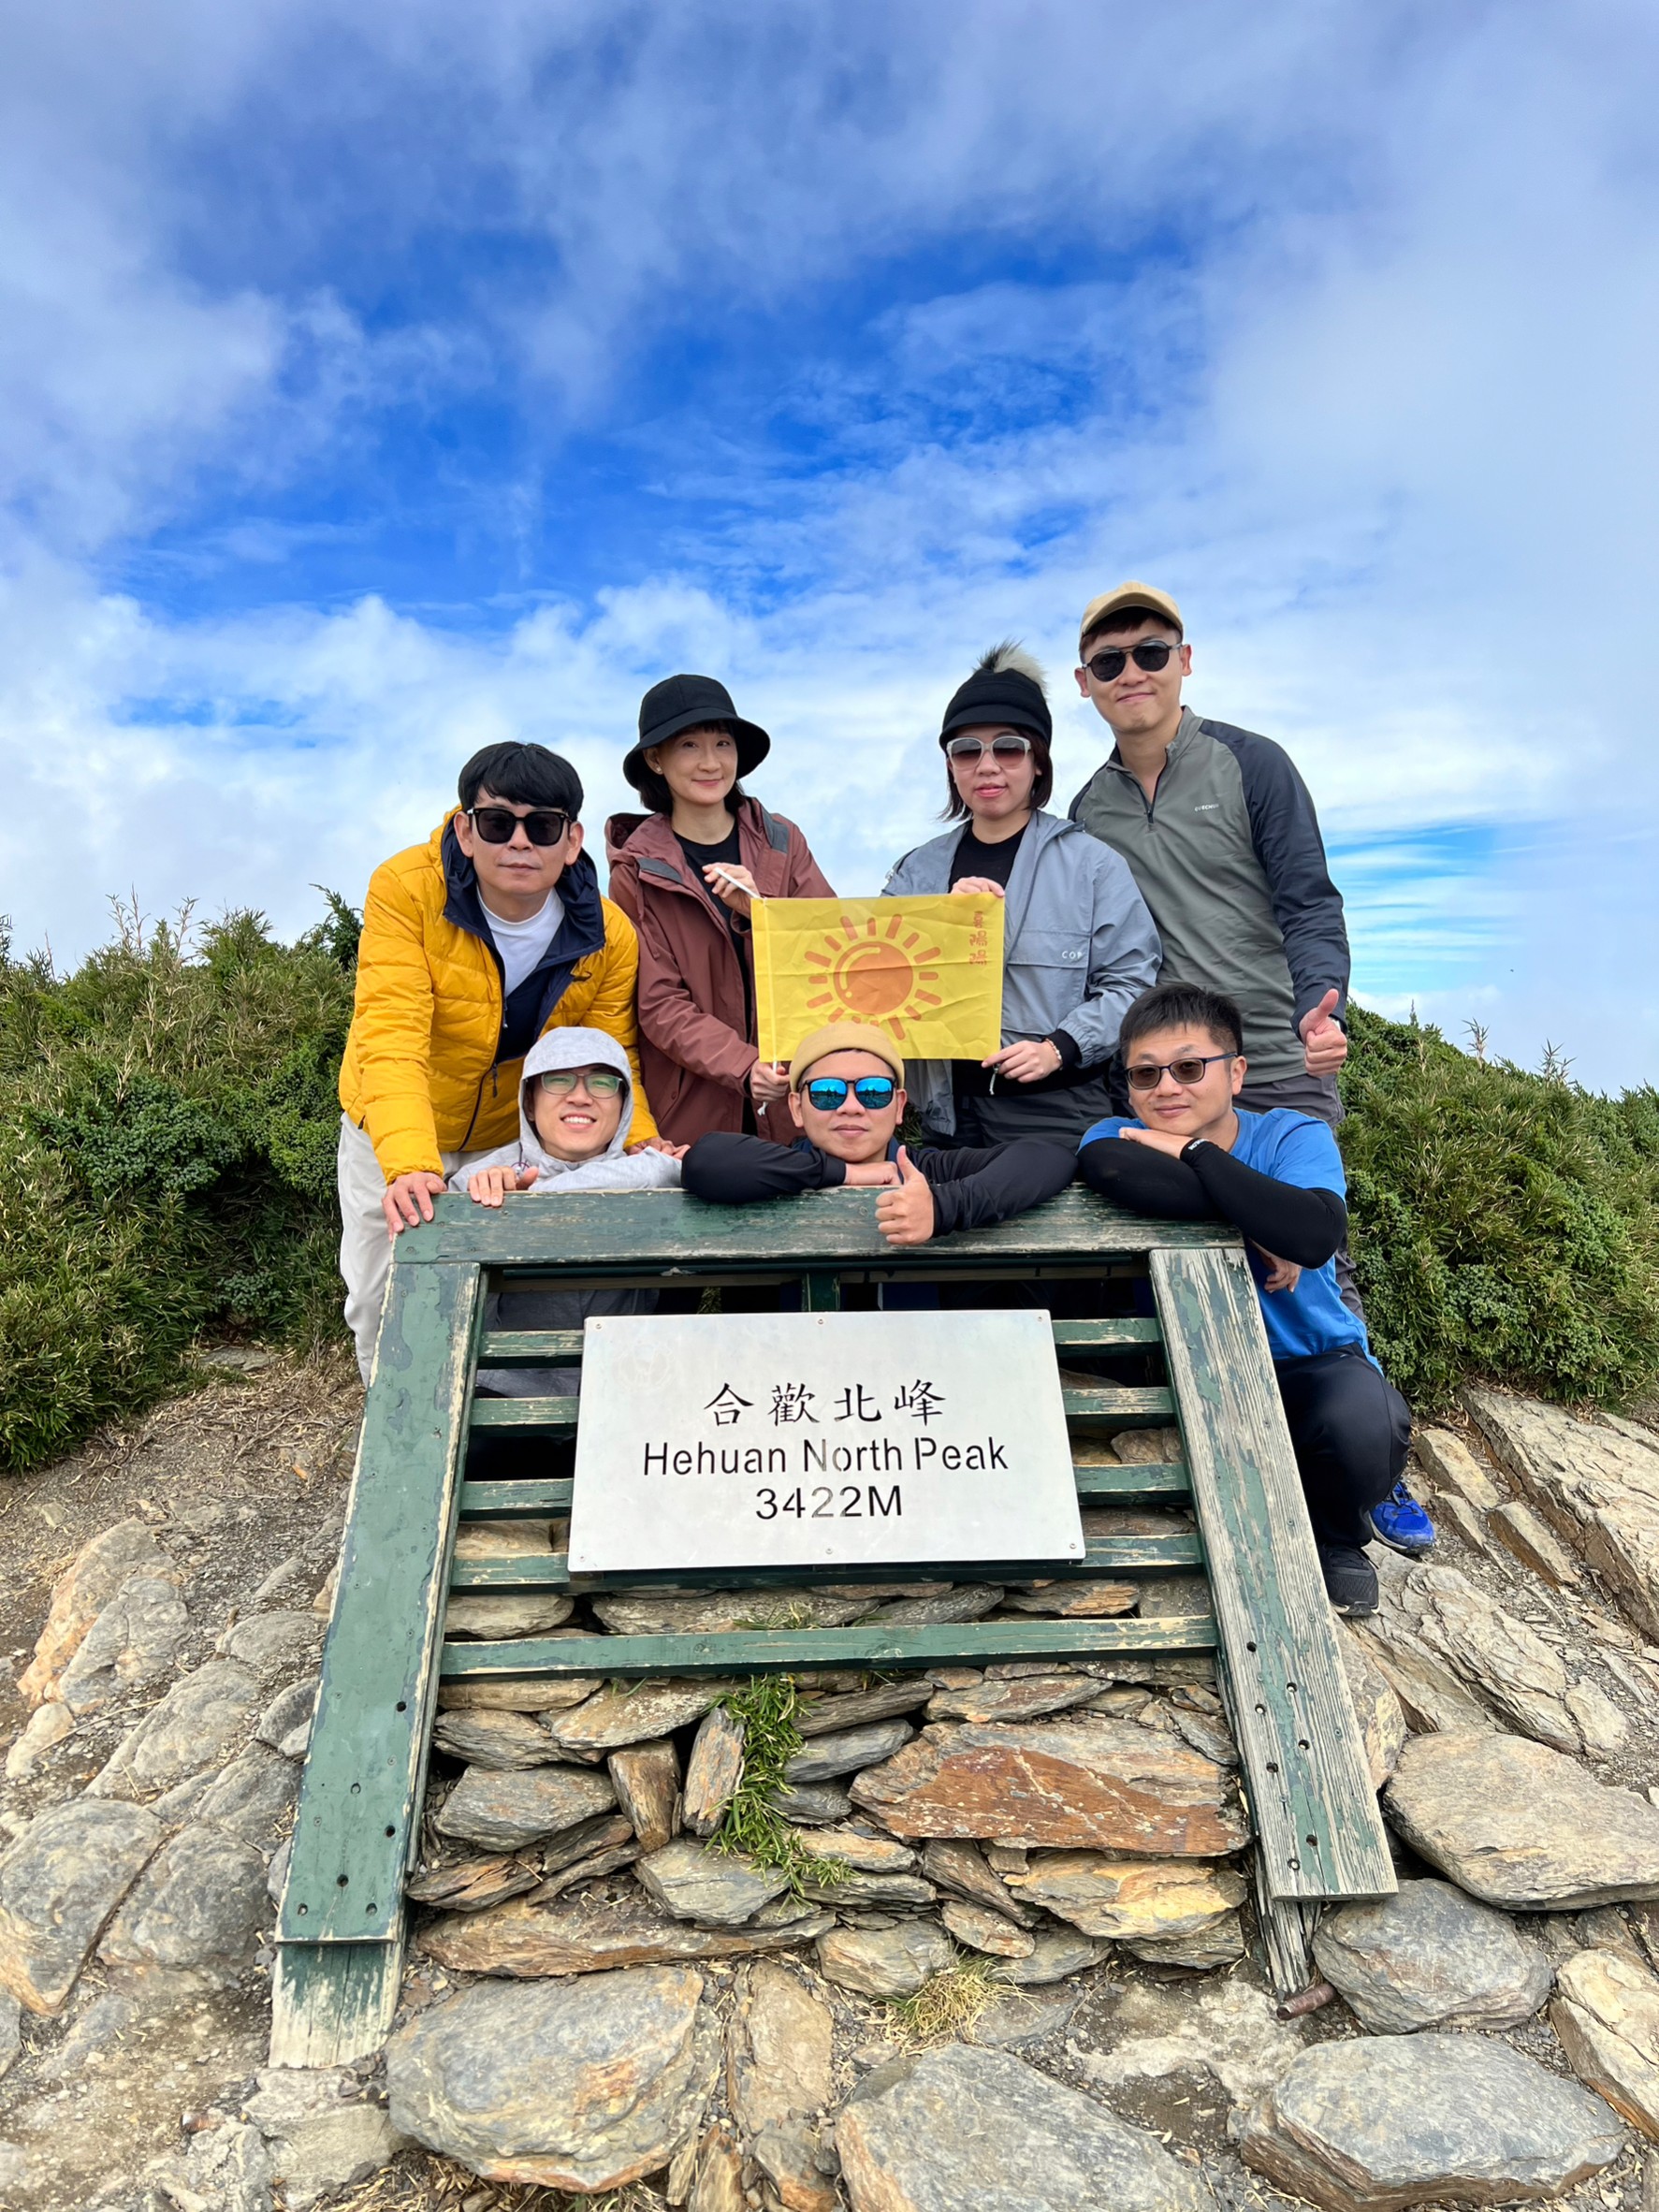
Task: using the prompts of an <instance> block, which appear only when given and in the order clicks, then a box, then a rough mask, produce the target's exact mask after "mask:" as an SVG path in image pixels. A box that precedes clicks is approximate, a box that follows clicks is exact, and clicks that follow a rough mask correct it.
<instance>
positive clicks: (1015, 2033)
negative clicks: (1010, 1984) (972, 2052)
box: [968, 1985, 1087, 2051]
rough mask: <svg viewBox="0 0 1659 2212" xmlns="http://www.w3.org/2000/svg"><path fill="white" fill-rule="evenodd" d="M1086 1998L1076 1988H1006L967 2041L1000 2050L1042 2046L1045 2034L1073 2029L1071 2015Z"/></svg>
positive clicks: (989, 2005)
mask: <svg viewBox="0 0 1659 2212" xmlns="http://www.w3.org/2000/svg"><path fill="white" fill-rule="evenodd" d="M1086 1995H1087V1992H1086V1990H1083V1989H1079V1988H1077V1987H1076V1986H1071V1987H1069V1988H1060V1987H1055V1986H1052V1985H1040V1986H1037V1987H1035V1988H1031V1989H1006V1990H1004V1991H1003V1993H1002V1994H1001V1995H1000V1996H999V1997H994V1998H993V1999H992V2000H991V2002H990V2003H989V2004H988V2005H987V2006H986V2007H985V2009H984V2011H983V2012H982V2014H981V2015H980V2016H979V2018H978V2019H977V2020H976V2021H975V2022H974V2024H973V2026H972V2027H971V2028H970V2029H969V2030H968V2042H969V2043H981V2044H984V2045H986V2046H987V2047H988V2048H989V2049H992V2050H998V2051H1011V2050H1018V2049H1020V2048H1021V2046H1022V2045H1026V2044H1031V2043H1041V2041H1042V2039H1043V2037H1044V2036H1045V2035H1057V2034H1058V2033H1059V2032H1060V2030H1061V2029H1062V2028H1068V2027H1070V2024H1071V2016H1072V2015H1073V2013H1075V2012H1076V2010H1077V2008H1078V2006H1079V2005H1080V2004H1081V2003H1082V2002H1083V2001H1084V1997H1085V1996H1086Z"/></svg>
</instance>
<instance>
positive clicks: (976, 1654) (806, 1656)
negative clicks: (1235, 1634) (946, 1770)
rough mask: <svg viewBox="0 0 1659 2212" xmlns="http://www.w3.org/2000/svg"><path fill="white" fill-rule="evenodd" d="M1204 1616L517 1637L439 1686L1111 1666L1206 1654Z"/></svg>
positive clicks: (458, 1652) (461, 1663)
mask: <svg viewBox="0 0 1659 2212" xmlns="http://www.w3.org/2000/svg"><path fill="white" fill-rule="evenodd" d="M1214 1650H1215V1623H1214V1621H1212V1620H1210V1619H1209V1618H1208V1617H1207V1616H1199V1617H1195V1618H1188V1617H1186V1616H1181V1617H1177V1618H1173V1619H1168V1620H1166V1619H1157V1620H1150V1621H1142V1620H1141V1619H1139V1618H1137V1617H1136V1616H1133V1615H1130V1616H1129V1617H1128V1618H1123V1619H1117V1620H1112V1621H1036V1620H1033V1621H965V1622H962V1623H959V1624H956V1625H953V1626H949V1627H939V1628H886V1629H881V1628H875V1627H866V1628H752V1629H750V1628H734V1629H728V1630H726V1631H725V1632H723V1633H722V1634H720V1635H712V1636H569V1637H521V1638H520V1639H519V1640H518V1641H517V1642H516V1643H500V1644H485V1643H477V1644H473V1643H446V1644H445V1645H444V1658H443V1663H442V1671H443V1674H444V1680H445V1681H456V1680H458V1679H461V1678H471V1677H473V1676H486V1677H488V1676H497V1675H515V1676H523V1677H525V1678H526V1679H527V1680H528V1679H531V1678H534V1679H537V1680H540V1679H543V1678H546V1677H548V1676H559V1675H570V1674H601V1675H605V1676H607V1677H608V1676H611V1675H617V1676H620V1677H637V1676H643V1675H667V1674H693V1675H694V1674H718V1675H728V1674H729V1675H746V1674H764V1673H767V1672H784V1673H787V1672H790V1671H792V1670H793V1669H796V1668H800V1667H812V1666H861V1667H898V1668H904V1667H908V1666H950V1665H952V1664H960V1665H967V1666H980V1665H982V1664H983V1663H984V1662H985V1661H987V1660H992V1659H1109V1658H1112V1657H1113V1656H1114V1655H1116V1654H1120V1653H1124V1652H1210V1651H1214Z"/></svg>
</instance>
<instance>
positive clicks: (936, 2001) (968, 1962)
mask: <svg viewBox="0 0 1659 2212" xmlns="http://www.w3.org/2000/svg"><path fill="white" fill-rule="evenodd" d="M1005 1987H1006V1985H1005V1984H1003V1983H1000V1982H998V1981H997V1960H996V1959H995V1958H989V1957H985V1955H984V1954H983V1953H982V1952H979V1951H958V1952H957V1954H956V1958H955V1963H954V1964H953V1965H952V1966H949V1967H947V1968H946V1969H945V1971H944V1972H943V1973H939V1974H934V1975H933V1976H932V1977H931V1979H930V1980H928V1981H925V1982H924V1983H923V1985H922V1986H921V1988H920V1989H918V1990H917V1991H916V1992H915V1994H914V1995H913V1996H910V1997H892V1998H889V1999H888V2000H887V2010H888V2028H887V2032H888V2033H889V2034H890V2035H891V2036H892V2037H893V2038H894V2040H895V2042H896V2043H906V2044H924V2043H943V2042H945V2041H947V2040H949V2039H951V2038H953V2037H955V2036H959V2035H966V2034H967V2033H968V2030H969V2029H970V2028H972V2026H973V2024H974V2022H975V2021H976V2020H977V2019H978V2018H979V2016H980V2015H981V2014H982V2012H983V2011H984V2009H985V2007H986V2006H987V2005H988V2004H989V2003H990V2002H991V2001H992V1999H993V1998H994V1997H1000V1996H1001V1995H1002V1994H1003V1991H1004V1989H1005Z"/></svg>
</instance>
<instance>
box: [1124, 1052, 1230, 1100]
mask: <svg viewBox="0 0 1659 2212" xmlns="http://www.w3.org/2000/svg"><path fill="white" fill-rule="evenodd" d="M1238 1056H1239V1055H1238V1054H1237V1053H1206V1054H1205V1055H1204V1057H1203V1058H1202V1059H1201V1060H1166V1061H1165V1062H1164V1064H1163V1066H1162V1067H1161V1068H1152V1067H1147V1066H1145V1065H1144V1064H1142V1066H1140V1067H1138V1068H1129V1069H1127V1070H1125V1073H1126V1074H1127V1075H1128V1079H1129V1088H1130V1090H1132V1091H1155V1090H1157V1083H1158V1077H1159V1076H1160V1075H1172V1076H1173V1077H1174V1078H1175V1081H1176V1082H1177V1083H1178V1084H1180V1085H1181V1088H1182V1089H1183V1090H1184V1091H1189V1090H1191V1088H1192V1086H1193V1084H1197V1083H1202V1082H1203V1080H1204V1070H1205V1069H1206V1068H1213V1067H1214V1066H1215V1062H1216V1061H1217V1060H1236V1059H1237V1058H1238Z"/></svg>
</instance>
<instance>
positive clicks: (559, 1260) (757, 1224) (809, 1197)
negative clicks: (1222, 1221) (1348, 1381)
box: [398, 1187, 1238, 1276]
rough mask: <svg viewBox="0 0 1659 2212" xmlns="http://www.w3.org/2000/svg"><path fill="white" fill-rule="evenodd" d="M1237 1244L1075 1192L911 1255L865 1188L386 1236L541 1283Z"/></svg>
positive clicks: (466, 1218)
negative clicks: (669, 1270)
mask: <svg viewBox="0 0 1659 2212" xmlns="http://www.w3.org/2000/svg"><path fill="white" fill-rule="evenodd" d="M1237 1242H1238V1240H1237V1238H1236V1236H1234V1235H1233V1233H1232V1232H1231V1231H1230V1230H1223V1229H1221V1228H1219V1227H1217V1226H1216V1225H1215V1223H1212V1222H1180V1221H1142V1220H1141V1219H1140V1218H1139V1217H1138V1216H1137V1215H1132V1214H1124V1213H1120V1212H1119V1211H1118V1209H1117V1208H1116V1207H1115V1206H1110V1205H1108V1204H1107V1202H1106V1201H1105V1200H1104V1199H1101V1198H1098V1197H1097V1196H1096V1195H1095V1193H1094V1192H1093V1191H1091V1190H1084V1189H1081V1188H1077V1187H1073V1188H1072V1189H1070V1190H1065V1191H1062V1192H1061V1193H1060V1195H1059V1197H1058V1198H1054V1199H1050V1200H1049V1201H1047V1203H1046V1204H1044V1205H1041V1206H1037V1207H1034V1208H1033V1209H1032V1211H1031V1212H1030V1213H1029V1214H1022V1215H1020V1217H1019V1219H1018V1220H1016V1221H1002V1222H998V1223H997V1226H996V1227H995V1228H992V1229H973V1230H956V1231H955V1232H954V1233H953V1234H952V1235H951V1236H949V1237H941V1238H939V1240H938V1242H937V1243H933V1244H918V1245H915V1246H912V1247H906V1246H901V1245H896V1244H888V1242H887V1240H886V1239H885V1238H884V1237H883V1236H882V1234H881V1232H880V1230H879V1229H878V1228H877V1227H876V1194H875V1192H874V1191H872V1190H845V1189H843V1190H824V1191H809V1192H805V1193H803V1194H802V1195H801V1196H800V1197H798V1198H792V1199H790V1200H788V1201H774V1202H772V1203H771V1204H767V1205H756V1206H710V1205H705V1204H704V1203H703V1202H702V1201H701V1200H699V1199H694V1198H691V1197H689V1196H688V1195H687V1194H686V1193H685V1192H683V1191H677V1190H635V1191H582V1192H578V1193H576V1194H575V1195H574V1196H572V1197H569V1198H557V1199H555V1198H549V1197H546V1196H543V1195H540V1194H537V1195H535V1196H531V1195H529V1194H525V1195H523V1196H517V1197H514V1198H510V1199H509V1200H508V1201H507V1202H506V1204H505V1205H503V1206H500V1207H495V1206H475V1205H473V1203H472V1201H470V1200H469V1199H464V1198H440V1199H437V1200H436V1201H434V1203H433V1218H432V1220H431V1221H430V1222H423V1223H421V1224H420V1225H419V1226H418V1227H416V1228H415V1229H413V1230H409V1231H407V1232H406V1234H405V1235H403V1236H400V1238H399V1239H398V1257H399V1259H400V1262H401V1263H402V1264H404V1265H406V1266H407V1265H429V1264H432V1263H434V1262H439V1261H443V1260H458V1259H472V1260H477V1261H479V1262H481V1263H482V1264H483V1265H484V1266H486V1267H533V1268H536V1269H538V1270H545V1271H546V1273H548V1274H549V1275H557V1274H560V1273H572V1274H575V1273H583V1274H589V1275H603V1274H604V1273H606V1272H607V1271H608V1272H610V1273H630V1272H632V1273H636V1274H637V1273H639V1272H640V1271H641V1269H642V1268H649V1267H653V1266H656V1267H661V1266H664V1265H669V1264H672V1265H676V1266H677V1267H679V1268H681V1269H683V1270H684V1271H685V1272H686V1273H688V1274H690V1275H695V1274H697V1273H703V1272H710V1273H721V1272H724V1271H729V1270H731V1269H734V1268H735V1269H737V1270H738V1271H739V1272H741V1271H743V1270H745V1269H754V1270H758V1271H762V1272H769V1273H774V1274H776V1273H779V1271H780V1270H781V1271H783V1272H785V1273H790V1272H793V1271H797V1270H799V1271H805V1270H806V1269H808V1268H812V1267H827V1266H834V1265H835V1264H836V1263H837V1261H856V1260H879V1261H880V1263H881V1266H882V1267H883V1269H891V1270H892V1271H893V1272H894V1273H895V1274H921V1275H929V1276H931V1275H941V1274H946V1273H950V1272H951V1271H952V1270H953V1268H954V1267H955V1266H956V1265H957V1264H958V1263H963V1262H967V1261H969V1260H973V1259H981V1260H983V1259H996V1260H997V1261H1003V1262H1008V1263H1010V1264H1012V1265H1016V1266H1023V1265H1026V1264H1028V1263H1030V1262H1040V1261H1042V1260H1045V1259H1048V1260H1073V1259H1096V1258H1099V1259H1107V1258H1112V1257H1115V1256H1118V1255H1123V1254H1128V1253H1139V1252H1148V1251H1151V1250H1152V1249H1153V1248H1154V1247H1155V1246H1162V1245H1193V1246H1197V1247H1201V1248H1202V1247H1207V1246H1211V1245H1215V1244H1237ZM405 1246H407V1251H405Z"/></svg>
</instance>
